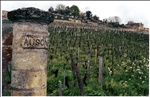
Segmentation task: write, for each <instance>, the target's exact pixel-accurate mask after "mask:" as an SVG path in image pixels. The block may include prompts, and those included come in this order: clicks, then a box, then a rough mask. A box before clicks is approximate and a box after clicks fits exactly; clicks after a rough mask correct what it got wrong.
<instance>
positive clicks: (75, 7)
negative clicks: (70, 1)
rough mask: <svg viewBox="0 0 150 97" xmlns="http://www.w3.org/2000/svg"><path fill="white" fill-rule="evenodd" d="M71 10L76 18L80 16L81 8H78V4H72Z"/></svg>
mask: <svg viewBox="0 0 150 97" xmlns="http://www.w3.org/2000/svg"><path fill="white" fill-rule="evenodd" d="M70 11H71V15H72V16H73V17H74V18H75V17H79V13H80V10H79V8H78V6H76V5H72V6H71V7H70Z"/></svg>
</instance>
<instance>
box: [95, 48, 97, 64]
mask: <svg viewBox="0 0 150 97" xmlns="http://www.w3.org/2000/svg"><path fill="white" fill-rule="evenodd" d="M96 60H97V49H95V64H96Z"/></svg>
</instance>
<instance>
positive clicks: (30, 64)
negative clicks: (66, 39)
mask: <svg viewBox="0 0 150 97" xmlns="http://www.w3.org/2000/svg"><path fill="white" fill-rule="evenodd" d="M8 19H9V20H10V21H12V22H13V23H14V26H13V45H12V49H13V52H12V74H11V95H12V96H46V95H47V94H46V92H47V91H46V90H47V57H48V55H47V54H48V52H47V49H48V48H49V38H48V24H49V23H51V22H53V19H54V18H53V15H52V14H50V13H48V12H45V11H42V10H40V9H37V8H33V7H30V8H22V9H17V10H13V11H10V12H8Z"/></svg>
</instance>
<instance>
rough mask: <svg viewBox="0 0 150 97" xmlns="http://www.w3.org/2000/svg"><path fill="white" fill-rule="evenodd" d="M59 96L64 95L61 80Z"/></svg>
mask: <svg viewBox="0 0 150 97" xmlns="http://www.w3.org/2000/svg"><path fill="white" fill-rule="evenodd" d="M59 96H62V83H61V81H59Z"/></svg>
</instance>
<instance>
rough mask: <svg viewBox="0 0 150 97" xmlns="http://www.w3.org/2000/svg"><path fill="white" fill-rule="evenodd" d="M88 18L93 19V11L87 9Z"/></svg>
mask: <svg viewBox="0 0 150 97" xmlns="http://www.w3.org/2000/svg"><path fill="white" fill-rule="evenodd" d="M86 18H87V19H88V20H91V19H92V12H91V11H86Z"/></svg>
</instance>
